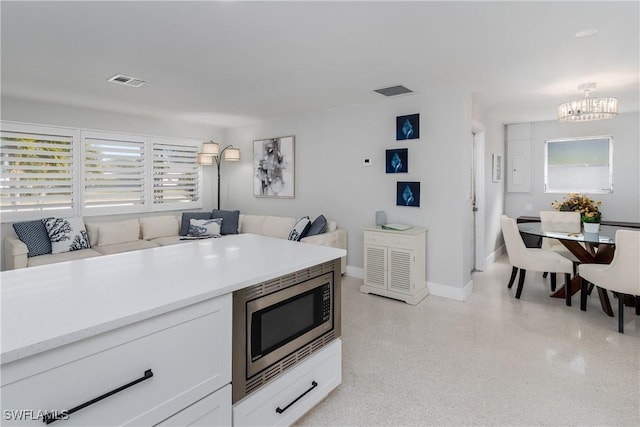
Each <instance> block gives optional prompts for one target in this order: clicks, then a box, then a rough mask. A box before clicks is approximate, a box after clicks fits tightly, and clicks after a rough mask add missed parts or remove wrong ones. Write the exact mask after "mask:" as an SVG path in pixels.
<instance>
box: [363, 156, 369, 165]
mask: <svg viewBox="0 0 640 427" xmlns="http://www.w3.org/2000/svg"><path fill="white" fill-rule="evenodd" d="M362 166H365V167H367V166H371V159H370V158H368V157H367V158H365V159H364V160H362Z"/></svg>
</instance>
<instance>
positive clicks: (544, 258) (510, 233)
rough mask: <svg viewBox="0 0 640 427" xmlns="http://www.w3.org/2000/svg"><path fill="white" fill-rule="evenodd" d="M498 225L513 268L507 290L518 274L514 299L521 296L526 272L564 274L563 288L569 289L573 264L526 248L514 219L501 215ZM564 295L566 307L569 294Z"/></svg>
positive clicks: (553, 254) (552, 253) (554, 254)
mask: <svg viewBox="0 0 640 427" xmlns="http://www.w3.org/2000/svg"><path fill="white" fill-rule="evenodd" d="M500 224H501V226H502V234H503V236H504V243H505V245H506V246H507V254H508V255H509V263H510V264H511V265H512V267H513V269H512V271H511V279H509V285H508V287H509V288H511V286H513V282H514V281H515V278H516V275H517V274H518V272H519V273H520V277H519V279H518V289H517V291H516V298H520V295H521V294H522V287H523V286H524V279H525V274H526V271H527V270H533V271H548V272H551V273H564V275H565V276H564V277H565V287H566V288H567V289H570V288H571V273H572V272H573V263H572V262H571V261H570V260H568V259H567V258H565V257H563V256H562V255H560V254H558V253H556V252H554V251H551V250H547V249H537V248H527V247H526V246H525V245H524V242H523V241H522V237H521V236H520V231H519V230H518V225H517V224H516V220H515V219H513V218H509V217H508V216H506V215H502V217H501V218H500ZM565 294H566V303H567V305H571V292H565Z"/></svg>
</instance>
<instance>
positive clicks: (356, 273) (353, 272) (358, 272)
mask: <svg viewBox="0 0 640 427" xmlns="http://www.w3.org/2000/svg"><path fill="white" fill-rule="evenodd" d="M346 274H347V276H350V277H355V278H356V279H364V268H360V267H352V266H350V265H347V273H346Z"/></svg>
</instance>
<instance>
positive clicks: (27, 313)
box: [0, 234, 346, 364]
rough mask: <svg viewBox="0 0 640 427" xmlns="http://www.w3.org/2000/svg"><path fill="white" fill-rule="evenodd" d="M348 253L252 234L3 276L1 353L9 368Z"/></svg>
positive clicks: (76, 261) (9, 272)
mask: <svg viewBox="0 0 640 427" xmlns="http://www.w3.org/2000/svg"><path fill="white" fill-rule="evenodd" d="M345 254H346V251H345V250H343V249H335V248H330V247H326V246H317V245H310V244H304V243H299V242H291V241H288V240H283V239H275V238H270V237H264V236H258V235H255V234H237V235H227V236H223V237H222V238H219V239H207V240H200V241H194V242H188V243H183V244H179V245H172V246H163V247H159V248H153V249H144V250H141V251H134V252H126V253H121V254H115V255H105V256H101V257H96V258H88V259H84V260H75V261H71V262H62V263H57V264H51V265H45V266H41V267H30V268H25V269H18V270H11V271H5V272H2V273H0V281H1V283H0V299H1V309H2V312H1V320H2V338H1V343H2V348H1V356H0V362H1V363H2V364H5V363H9V362H12V361H14V360H18V359H21V358H24V357H27V356H30V355H33V354H37V353H40V352H43V351H46V350H49V349H52V348H55V347H58V346H61V345H65V344H69V343H71V342H75V341H78V340H81V339H84V338H87V337H90V336H93V335H97V334H99V333H103V332H106V331H109V330H112V329H116V328H118V327H121V326H124V325H128V324H131V323H134V322H137V321H140V320H144V319H147V318H150V317H153V316H156V315H159V314H162V313H166V312H169V311H172V310H175V309H178V308H181V307H185V306H187V305H190V304H194V303H197V302H200V301H204V300H207V299H209V298H214V297H216V296H220V295H224V294H227V293H230V292H233V291H235V290H238V289H242V288H244V287H247V286H251V285H254V284H256V283H260V282H262V281H265V280H270V279H273V278H276V277H279V276H282V275H285V274H288V273H292V272H294V271H297V270H300V269H303V268H307V267H311V266H313V265H316V264H320V263H323V262H327V261H331V260H334V259H336V258H340V257H342V256H344V255H345Z"/></svg>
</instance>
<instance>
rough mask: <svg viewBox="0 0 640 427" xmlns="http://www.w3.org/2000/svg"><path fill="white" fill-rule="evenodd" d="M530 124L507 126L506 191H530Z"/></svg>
mask: <svg viewBox="0 0 640 427" xmlns="http://www.w3.org/2000/svg"><path fill="white" fill-rule="evenodd" d="M531 163H532V159H531V124H530V123H519V124H515V125H508V126H507V175H506V179H507V192H509V193H529V192H531Z"/></svg>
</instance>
